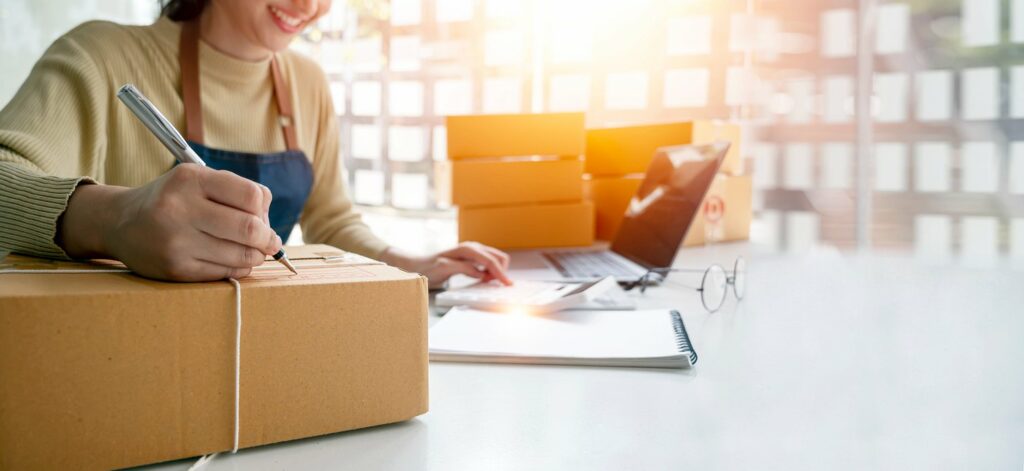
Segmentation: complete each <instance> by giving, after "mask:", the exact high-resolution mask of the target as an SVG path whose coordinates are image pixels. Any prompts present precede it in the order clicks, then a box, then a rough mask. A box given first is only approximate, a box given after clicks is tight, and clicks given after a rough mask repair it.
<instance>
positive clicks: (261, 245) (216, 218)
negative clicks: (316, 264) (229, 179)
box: [194, 201, 282, 255]
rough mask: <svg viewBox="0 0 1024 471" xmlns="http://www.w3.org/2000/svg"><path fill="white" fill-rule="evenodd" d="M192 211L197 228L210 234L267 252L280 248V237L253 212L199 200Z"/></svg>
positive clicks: (270, 253)
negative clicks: (193, 211)
mask: <svg viewBox="0 0 1024 471" xmlns="http://www.w3.org/2000/svg"><path fill="white" fill-rule="evenodd" d="M195 214H196V217H195V220H194V225H195V227H196V229H198V230H200V231H202V232H203V233H205V234H207V235H209V236H211V237H214V238H217V239H223V240H225V241H228V242H234V243H236V244H242V245H245V246H248V247H252V248H255V249H258V250H260V251H262V252H263V253H265V254H267V255H273V254H275V253H277V251H278V250H280V249H281V244H282V242H281V238H280V237H278V236H277V234H276V233H275V232H274V230H273V229H271V228H270V226H269V225H267V224H266V223H265V222H264V220H263V219H262V218H260V217H258V216H256V215H253V214H250V213H247V212H244V211H239V210H237V209H234V208H230V207H227V206H224V205H222V204H218V203H215V202H212V201H204V202H202V203H200V204H199V206H198V207H196V208H195Z"/></svg>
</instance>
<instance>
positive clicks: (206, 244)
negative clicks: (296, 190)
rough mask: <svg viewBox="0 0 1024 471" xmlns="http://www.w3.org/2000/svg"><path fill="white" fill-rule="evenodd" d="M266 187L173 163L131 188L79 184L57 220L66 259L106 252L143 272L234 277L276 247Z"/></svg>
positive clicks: (179, 276) (198, 278) (187, 277)
mask: <svg viewBox="0 0 1024 471" xmlns="http://www.w3.org/2000/svg"><path fill="white" fill-rule="evenodd" d="M270 200H271V194H270V190H269V189H267V187H265V186H263V185H259V184H257V183H254V182H252V181H251V180H248V179H246V178H243V177H240V176H238V175H235V174H233V173H231V172H227V171H224V170H213V169H209V168H206V167H201V166H198V165H193V164H182V165H178V166H175V167H174V168H173V169H171V170H170V171H169V172H167V173H166V174H164V175H162V176H161V177H160V178H157V179H156V180H154V181H152V182H150V183H148V184H146V185H143V186H141V187H138V188H124V187H115V186H107V185H81V186H79V187H78V188H77V189H76V190H75V192H74V193H73V194H72V195H71V198H70V200H69V201H68V205H67V209H66V210H65V212H64V215H63V216H62V219H61V223H60V225H59V226H58V229H57V230H58V235H59V242H60V243H61V245H62V247H63V248H64V251H65V252H66V253H67V254H68V255H69V256H71V257H74V258H113V259H117V260H120V261H121V262H123V263H124V264H125V265H127V266H128V268H130V269H132V271H134V272H136V273H138V274H140V275H143V276H146V277H150V278H157V279H164V280H173V281H209V280H218V279H223V278H228V277H232V278H238V277H243V276H246V275H248V274H249V272H250V271H251V269H252V267H255V266H258V265H260V264H262V263H263V261H264V258H265V257H264V256H265V255H273V254H275V253H277V251H278V250H280V249H281V244H282V242H281V239H280V237H278V236H277V234H276V233H274V230H273V229H271V227H270V224H269V221H268V211H269V209H270Z"/></svg>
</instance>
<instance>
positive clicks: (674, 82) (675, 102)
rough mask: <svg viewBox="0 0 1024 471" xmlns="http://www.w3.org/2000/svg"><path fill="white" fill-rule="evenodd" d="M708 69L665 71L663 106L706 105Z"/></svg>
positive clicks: (685, 106)
mask: <svg viewBox="0 0 1024 471" xmlns="http://www.w3.org/2000/svg"><path fill="white" fill-rule="evenodd" d="M708 78H709V77H708V69H675V70H669V71H666V72H665V95H664V99H665V107H666V108H687V107H698V106H707V104H708Z"/></svg>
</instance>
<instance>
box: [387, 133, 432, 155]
mask: <svg viewBox="0 0 1024 471" xmlns="http://www.w3.org/2000/svg"><path fill="white" fill-rule="evenodd" d="M423 141H424V134H423V128H421V127H417V126H391V127H390V128H388V159H389V160H396V161H402V162H416V161H420V160H423V153H424V152H423V151H424V142H423Z"/></svg>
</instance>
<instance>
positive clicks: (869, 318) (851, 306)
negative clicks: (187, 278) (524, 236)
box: [150, 244, 1024, 470]
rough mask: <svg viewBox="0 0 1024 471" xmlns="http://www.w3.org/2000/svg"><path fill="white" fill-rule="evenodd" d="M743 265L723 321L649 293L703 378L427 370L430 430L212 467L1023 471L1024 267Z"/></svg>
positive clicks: (672, 285)
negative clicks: (683, 337) (744, 277)
mask: <svg viewBox="0 0 1024 471" xmlns="http://www.w3.org/2000/svg"><path fill="white" fill-rule="evenodd" d="M747 250H748V247H747V246H746V245H743V244H741V245H721V246H717V247H714V248H710V249H687V250H686V251H684V253H683V254H682V255H681V256H680V260H679V261H678V262H677V265H686V266H700V267H703V266H704V264H705V263H707V262H709V261H718V262H721V263H722V264H723V265H727V264H729V263H731V261H732V259H733V257H734V255H735V254H737V253H744V252H747ZM747 255H748V261H749V271H750V282H749V288H748V293H747V296H746V298H745V299H744V300H743V301H742V302H741V303H738V304H737V302H736V301H735V299H733V298H732V297H731V294H730V297H729V299H728V300H727V301H726V305H725V307H724V308H723V309H722V310H721V311H720V312H718V313H716V314H707V313H705V312H704V311H703V309H702V308H701V306H700V302H699V299H698V297H697V294H696V292H693V291H690V290H687V289H685V288H682V287H681V286H680V284H679V283H681V282H685V281H689V280H690V279H693V278H690V279H686V278H685V277H686V275H682V276H677V275H673V277H672V278H670V279H669V281H668V282H667V283H666V284H665V285H664V286H662V287H659V288H656V289H652V290H650V291H648V293H647V296H646V297H643V298H640V302H641V306H642V307H674V308H677V309H679V310H680V311H681V312H683V315H684V319H685V322H686V327H687V329H688V331H689V333H690V336H691V338H692V339H693V342H694V344H695V346H696V348H697V352H698V354H699V355H700V361H699V363H698V364H697V366H696V367H695V368H694V369H692V370H659V369H627V368H595V367H563V366H527V365H480V364H456V363H431V365H430V412H428V413H427V414H425V415H423V416H421V417H419V418H416V419H414V420H411V421H407V422H404V423H399V424H393V425H387V426H381V427H375V428H371V429H366V430H358V431H352V432H345V433H339V434H335V435H330V436H325V437H318V438H312V439H306V440H299V441H295V442H290V443H285V444H279V445H271V446H266V447H260V448H255V449H250V450H243V451H240V452H239V453H238V454H237V455H221V456H219V457H217V459H215V460H214V461H213V462H212V463H210V464H209V465H208V467H207V468H206V469H209V470H235V469H244V470H264V469H266V470H278V469H360V470H363V469H370V470H372V469H388V470H390V469H394V470H463V469H466V470H476V469H486V470H506V469H507V470H547V469H587V470H605V469H608V470H624V469H637V470H640V469H643V470H647V469H654V470H660V469H759V470H765V469H1008V470H1021V469H1024V272H1021V271H1012V270H1010V269H1003V268H989V269H984V270H972V269H965V268H952V267H945V268H943V267H929V266H922V265H918V264H917V263H915V262H914V261H913V260H911V259H902V258H886V257H878V256H849V255H846V256H841V255H838V254H834V253H828V252H822V253H816V254H812V255H808V256H802V257H795V256H758V255H756V254H755V255H751V254H749V253H748V254H747ZM436 319H437V318H436V316H435V315H433V314H432V323H433V322H436ZM190 464H191V461H177V462H173V463H165V464H162V465H157V466H152V467H150V469H155V470H179V469H186V468H187V467H188V466H189V465H190Z"/></svg>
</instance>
